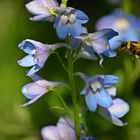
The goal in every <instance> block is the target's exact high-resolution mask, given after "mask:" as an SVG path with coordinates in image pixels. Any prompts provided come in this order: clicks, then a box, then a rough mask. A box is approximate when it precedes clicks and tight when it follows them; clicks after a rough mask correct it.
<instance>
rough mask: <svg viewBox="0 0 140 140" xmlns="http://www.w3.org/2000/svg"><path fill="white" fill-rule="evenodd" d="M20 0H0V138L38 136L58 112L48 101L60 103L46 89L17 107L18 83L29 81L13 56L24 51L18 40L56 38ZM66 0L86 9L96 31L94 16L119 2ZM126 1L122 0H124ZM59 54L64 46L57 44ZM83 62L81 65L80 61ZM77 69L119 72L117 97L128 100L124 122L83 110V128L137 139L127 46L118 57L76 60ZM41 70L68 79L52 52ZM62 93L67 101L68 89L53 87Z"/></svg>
mask: <svg viewBox="0 0 140 140" xmlns="http://www.w3.org/2000/svg"><path fill="white" fill-rule="evenodd" d="M26 2H27V1H25V0H0V140H9V139H10V140H41V136H40V130H41V128H42V127H43V126H45V125H49V124H53V125H55V124H56V122H57V120H58V118H59V117H60V115H61V113H62V112H61V110H55V109H52V108H51V107H52V106H53V105H55V104H56V105H61V103H60V101H59V99H58V97H57V96H56V95H55V93H53V92H51V93H49V94H47V95H45V96H44V97H43V98H41V99H40V100H39V101H38V102H37V103H35V104H33V105H32V106H30V107H27V108H21V107H19V105H20V104H22V103H24V102H25V98H24V97H23V95H22V94H21V87H22V86H23V85H24V84H26V83H28V82H31V80H30V79H29V78H28V77H26V76H25V72H24V69H23V68H21V67H20V66H18V65H17V60H18V59H20V58H22V57H23V56H24V55H25V54H24V53H23V52H22V51H21V50H20V49H18V47H17V46H18V43H20V42H21V41H22V40H24V39H26V38H29V39H35V40H38V41H41V42H44V43H45V42H47V43H54V42H58V41H59V40H58V38H57V36H56V34H55V31H54V29H53V26H52V24H49V23H46V22H31V21H30V20H29V17H30V16H31V15H30V14H29V13H28V12H27V10H26V9H25V6H24V5H25V3H26ZM69 5H71V6H73V7H75V8H77V9H81V10H83V11H85V13H86V14H87V15H89V17H90V21H89V23H88V24H87V27H88V30H89V31H90V32H93V31H95V23H96V21H97V20H98V19H99V18H100V17H102V16H103V15H106V14H109V13H110V12H111V11H112V10H113V9H115V8H120V7H121V5H120V4H116V5H112V4H110V3H108V1H107V0H86V1H85V0H69ZM126 5H127V0H126ZM139 6H140V1H139V0H133V1H132V3H131V9H132V10H131V13H133V14H134V15H136V16H138V17H139V18H140V8H139ZM59 51H60V53H61V54H62V55H64V50H62V51H61V50H59ZM85 65H86V67H85ZM75 67H76V68H75V70H76V71H83V72H85V73H87V74H89V75H94V74H115V75H117V76H119V77H120V81H119V83H118V84H117V87H118V97H121V98H123V99H124V100H125V101H127V102H128V103H129V104H130V107H131V110H130V112H129V113H128V115H126V117H124V121H127V122H128V125H127V126H124V127H117V126H114V125H112V124H111V123H110V122H108V121H107V120H105V119H104V118H102V117H101V116H99V115H98V114H96V113H91V112H88V111H87V112H86V114H85V115H84V116H83V118H84V119H85V123H86V125H87V128H86V130H87V134H88V135H93V136H94V137H95V138H96V139H97V140H139V139H140V60H132V57H131V56H130V55H129V54H128V53H126V52H120V53H119V55H118V57H117V58H113V59H106V60H105V61H104V67H103V68H101V67H100V66H99V65H98V62H93V61H86V60H79V61H78V62H77V63H76V65H75ZM39 73H40V75H41V76H42V77H44V78H47V79H48V80H62V81H67V80H68V79H67V75H66V73H65V72H64V71H63V69H62V67H61V65H60V63H59V61H58V60H57V58H56V56H51V57H50V58H49V60H48V61H47V63H46V65H45V67H44V69H42V70H41V71H40V72H39ZM76 80H77V83H78V84H77V86H78V89H77V91H79V92H80V90H81V89H82V87H83V86H84V83H83V82H82V81H80V79H79V78H76ZM57 92H58V93H60V94H62V96H63V97H64V99H65V100H66V101H67V102H68V104H70V103H71V100H70V93H68V91H66V90H65V89H58V91H57Z"/></svg>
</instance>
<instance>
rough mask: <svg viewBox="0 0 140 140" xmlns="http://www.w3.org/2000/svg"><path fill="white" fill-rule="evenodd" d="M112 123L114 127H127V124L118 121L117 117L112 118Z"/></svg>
mask: <svg viewBox="0 0 140 140" xmlns="http://www.w3.org/2000/svg"><path fill="white" fill-rule="evenodd" d="M111 122H112V123H113V124H114V125H117V126H124V125H127V123H124V122H123V121H121V120H120V119H118V118H117V117H115V116H111Z"/></svg>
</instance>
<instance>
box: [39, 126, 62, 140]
mask: <svg viewBox="0 0 140 140" xmlns="http://www.w3.org/2000/svg"><path fill="white" fill-rule="evenodd" d="M41 135H42V137H43V140H62V139H61V137H60V134H59V131H58V129H57V127H55V126H47V127H44V128H43V129H42V130H41Z"/></svg>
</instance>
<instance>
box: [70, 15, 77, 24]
mask: <svg viewBox="0 0 140 140" xmlns="http://www.w3.org/2000/svg"><path fill="white" fill-rule="evenodd" d="M75 21H76V16H75V15H74V14H70V16H69V22H70V23H74V22H75Z"/></svg>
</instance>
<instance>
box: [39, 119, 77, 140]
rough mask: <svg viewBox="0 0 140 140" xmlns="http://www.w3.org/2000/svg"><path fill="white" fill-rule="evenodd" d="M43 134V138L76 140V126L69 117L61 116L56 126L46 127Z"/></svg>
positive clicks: (46, 139)
mask: <svg viewBox="0 0 140 140" xmlns="http://www.w3.org/2000/svg"><path fill="white" fill-rule="evenodd" d="M41 135H42V137H43V140H76V136H75V129H74V126H73V124H72V122H71V121H70V120H69V118H67V117H66V118H63V117H61V118H60V119H59V121H58V123H57V125H56V126H46V127H44V128H43V129H42V130H41Z"/></svg>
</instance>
